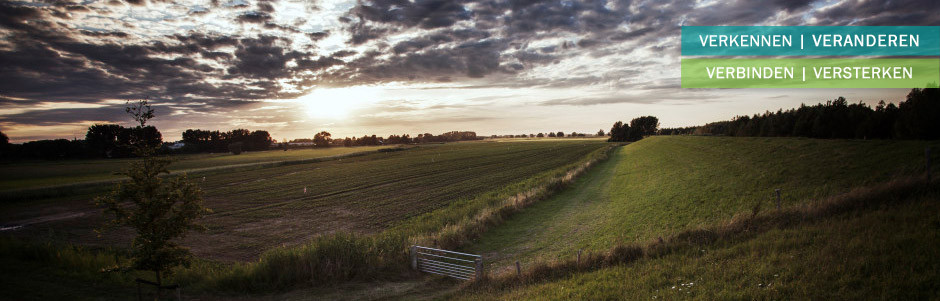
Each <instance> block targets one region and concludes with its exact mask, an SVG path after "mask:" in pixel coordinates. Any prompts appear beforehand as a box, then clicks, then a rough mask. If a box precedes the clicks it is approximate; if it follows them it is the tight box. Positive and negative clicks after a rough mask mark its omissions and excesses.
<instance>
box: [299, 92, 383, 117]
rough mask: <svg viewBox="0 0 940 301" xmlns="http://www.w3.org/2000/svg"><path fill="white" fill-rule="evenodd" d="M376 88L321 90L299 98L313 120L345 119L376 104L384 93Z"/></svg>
mask: <svg viewBox="0 0 940 301" xmlns="http://www.w3.org/2000/svg"><path fill="white" fill-rule="evenodd" d="M380 92H381V88H378V87H374V86H352V87H343V88H320V89H316V90H314V91H313V92H311V93H310V94H307V95H304V96H301V97H299V98H297V101H298V102H300V103H302V104H303V106H304V108H305V110H306V112H307V116H310V117H311V118H328V119H338V118H345V117H348V116H349V115H350V113H351V112H352V111H354V110H356V109H361V108H362V107H364V106H366V105H368V104H369V103H374V102H375V101H377V100H378V98H379V97H380V96H381V94H382V93H380Z"/></svg>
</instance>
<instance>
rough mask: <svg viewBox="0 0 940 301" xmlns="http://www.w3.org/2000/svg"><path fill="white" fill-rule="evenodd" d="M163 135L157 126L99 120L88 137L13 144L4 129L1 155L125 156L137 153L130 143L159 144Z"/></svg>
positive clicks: (1, 135)
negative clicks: (139, 125) (127, 124)
mask: <svg viewBox="0 0 940 301" xmlns="http://www.w3.org/2000/svg"><path fill="white" fill-rule="evenodd" d="M161 143H163V135H162V134H160V131H158V130H157V128H155V127H153V126H145V127H133V128H125V127H123V126H120V125H117V124H96V125H93V126H91V127H89V128H88V132H87V133H86V134H85V139H84V140H80V139H73V140H67V139H55V140H38V141H29V142H26V143H23V144H11V143H9V139H8V138H7V136H6V135H4V134H3V133H0V157H2V158H32V159H68V158H124V157H130V156H133V150H132V149H131V148H130V147H129V145H135V144H136V145H140V144H146V145H152V146H159V145H160V144H161Z"/></svg>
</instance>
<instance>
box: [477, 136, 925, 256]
mask: <svg viewBox="0 0 940 301" xmlns="http://www.w3.org/2000/svg"><path fill="white" fill-rule="evenodd" d="M927 145H933V147H934V148H937V147H938V146H940V145H938V143H935V142H932V143H927V142H918V141H850V140H819V139H799V138H721V137H650V138H647V139H643V140H641V141H639V142H636V143H633V144H631V145H628V146H625V147H622V148H619V149H617V150H616V151H615V152H614V153H613V154H612V155H611V158H610V159H609V160H608V161H606V162H605V163H603V164H601V165H600V166H598V167H596V168H595V169H593V170H591V171H590V172H589V173H587V174H586V175H585V176H583V177H581V178H579V179H578V180H577V182H576V184H575V185H574V186H572V187H571V189H568V190H566V191H564V192H562V193H560V194H558V195H556V196H555V197H553V198H550V199H548V200H545V201H543V202H539V203H538V204H536V205H534V206H532V207H530V208H528V209H527V210H526V212H525V213H524V214H520V215H517V216H515V217H513V218H511V219H509V220H507V221H506V222H505V223H504V224H503V225H501V226H499V227H496V228H494V229H492V230H491V231H489V232H488V233H487V234H486V235H485V236H484V237H483V238H482V239H480V240H478V241H476V242H475V243H474V244H472V245H471V246H469V247H468V248H467V250H469V251H472V252H478V253H483V254H486V255H488V258H490V260H489V262H490V263H491V266H492V267H493V268H496V269H501V268H505V267H507V266H509V265H511V264H512V263H513V262H514V261H521V262H523V263H525V262H530V261H533V260H536V259H537V258H539V257H542V259H553V258H558V257H565V258H569V257H571V256H575V255H574V254H576V253H577V251H578V250H579V249H583V250H585V251H592V250H593V251H599V250H606V249H608V248H609V247H610V246H612V245H613V244H614V243H616V242H635V241H649V240H652V239H655V238H658V237H667V236H669V235H671V234H674V233H676V232H677V231H682V230H685V229H688V228H693V227H696V226H699V225H705V224H710V223H714V222H718V221H722V220H727V219H729V218H731V217H732V216H733V215H734V214H737V213H740V212H743V211H747V210H750V209H751V208H752V207H753V206H754V205H755V204H757V203H758V202H760V203H761V206H763V208H765V209H766V208H772V207H773V206H774V203H773V198H774V189H780V190H781V192H782V201H783V202H782V203H783V205H784V206H790V205H796V204H800V203H803V202H810V201H812V200H814V199H818V198H823V197H826V196H830V195H833V194H838V193H844V192H846V191H848V190H849V189H851V188H852V187H856V186H864V185H868V184H873V183H878V182H881V181H886V180H889V179H891V178H893V177H894V176H897V175H904V174H911V173H915V172H923V164H924V163H923V162H924V148H925V147H926V146H927ZM935 160H936V159H935Z"/></svg>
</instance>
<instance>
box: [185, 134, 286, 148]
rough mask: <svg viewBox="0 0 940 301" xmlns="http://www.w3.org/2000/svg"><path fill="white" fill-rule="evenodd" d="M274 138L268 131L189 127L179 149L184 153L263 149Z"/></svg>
mask: <svg viewBox="0 0 940 301" xmlns="http://www.w3.org/2000/svg"><path fill="white" fill-rule="evenodd" d="M273 143H274V140H273V139H271V134H269V133H268V131H261V130H259V131H254V132H252V131H250V130H246V129H234V130H231V131H228V132H222V131H207V130H200V129H195V130H193V129H188V130H186V131H184V132H183V145H182V146H181V147H180V148H179V149H178V151H179V152H184V153H204V152H213V153H222V152H228V151H231V152H233V153H241V152H242V151H243V150H245V151H261V150H267V149H268V148H270V147H271V144H273Z"/></svg>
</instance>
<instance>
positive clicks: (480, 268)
mask: <svg viewBox="0 0 940 301" xmlns="http://www.w3.org/2000/svg"><path fill="white" fill-rule="evenodd" d="M475 261H476V264H477V276H476V280H480V279H483V258H477V259H476V260H475Z"/></svg>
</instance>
